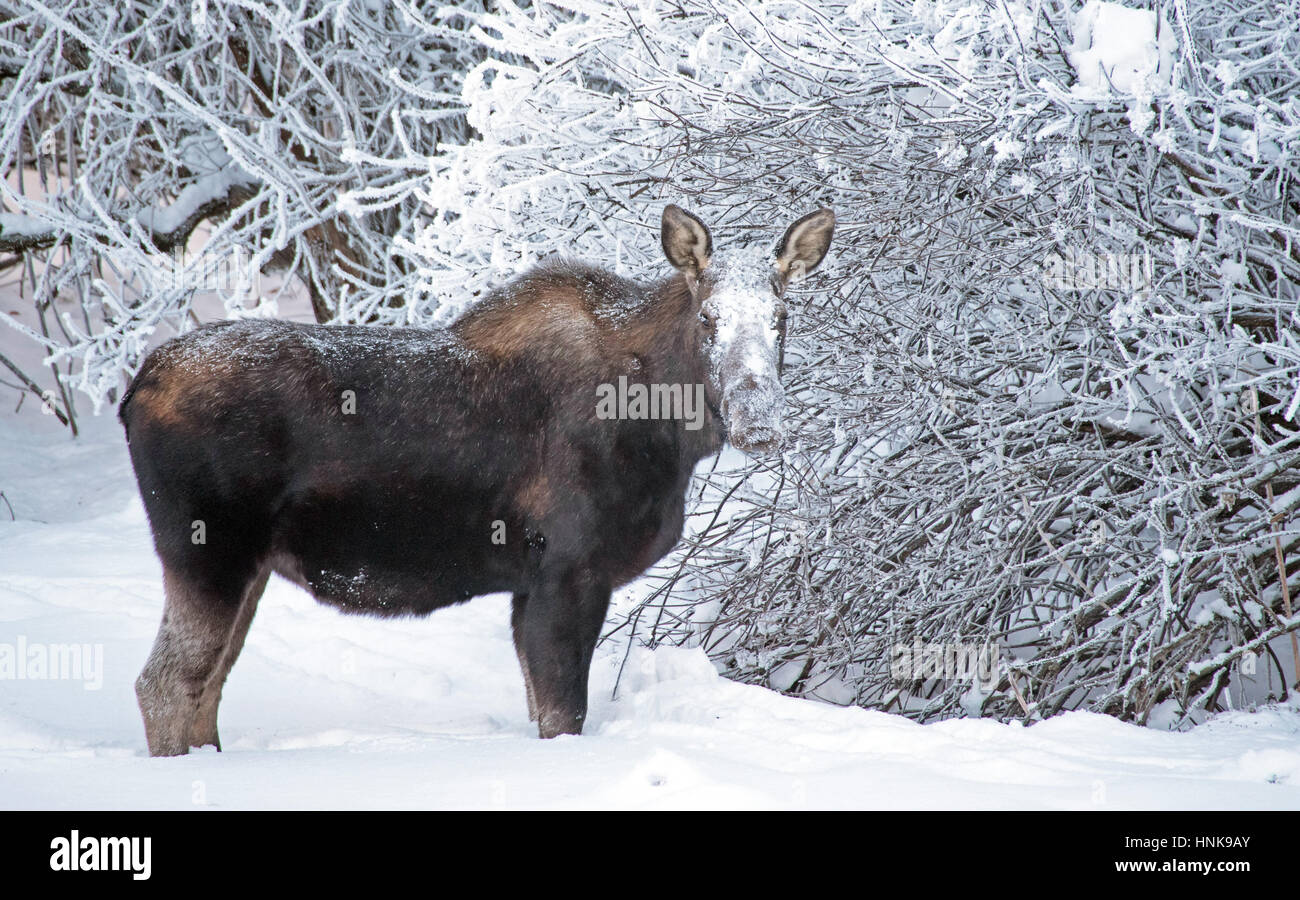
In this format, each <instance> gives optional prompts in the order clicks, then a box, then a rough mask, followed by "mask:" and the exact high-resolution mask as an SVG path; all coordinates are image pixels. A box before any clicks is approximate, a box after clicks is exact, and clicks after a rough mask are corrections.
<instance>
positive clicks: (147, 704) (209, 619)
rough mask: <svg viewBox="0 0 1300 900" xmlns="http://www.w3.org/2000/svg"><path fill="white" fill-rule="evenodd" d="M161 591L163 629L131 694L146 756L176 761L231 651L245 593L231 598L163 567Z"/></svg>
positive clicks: (185, 746) (224, 593) (186, 743)
mask: <svg viewBox="0 0 1300 900" xmlns="http://www.w3.org/2000/svg"><path fill="white" fill-rule="evenodd" d="M163 589H164V592H165V594H166V600H165V602H164V604H163V615H162V623H161V624H160V625H159V626H158V637H157V639H156V640H155V641H154V645H153V650H152V651H151V652H150V654H149V659H148V661H147V662H146V663H145V666H144V670H143V671H142V672H141V673H140V677H139V678H137V679H136V682H135V694H136V698H137V700H138V701H139V703H140V713H141V715H142V716H143V717H144V730H145V739H146V740H147V741H148V743H149V755H150V756H181V755H183V754H185V753H188V752H189V748H190V743H191V741H190V737H191V734H192V730H193V729H194V727H195V725H196V724H197V720H198V716H199V706H200V701H201V699H202V697H203V693H204V689H205V688H206V687H207V685H208V683H209V682H210V680H211V679H212V677H213V675H214V674H216V672H217V670H218V667H219V666H220V665H221V662H222V657H223V655H224V654H225V652H226V649H227V647H228V646H229V645H230V639H231V636H232V634H233V632H234V626H235V622H236V619H237V618H238V617H239V613H240V611H241V609H242V604H241V600H242V599H243V597H244V594H245V591H243V590H241V591H237V592H234V593H233V595H232V594H231V592H223V591H221V590H218V589H214V588H212V587H210V586H206V585H203V584H201V583H199V582H198V581H197V580H195V579H192V578H187V577H185V576H184V575H182V574H180V573H179V572H177V571H175V570H173V569H171V568H169V567H166V566H164V569H163ZM213 717H214V719H215V704H214V708H213ZM204 737H205V738H206V737H207V736H206V735H204ZM212 737H213V738H214V739H215V737H216V735H215V724H214V725H213V734H212Z"/></svg>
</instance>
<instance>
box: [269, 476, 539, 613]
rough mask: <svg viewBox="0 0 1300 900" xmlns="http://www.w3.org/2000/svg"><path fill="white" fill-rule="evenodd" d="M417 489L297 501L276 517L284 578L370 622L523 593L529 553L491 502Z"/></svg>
mask: <svg viewBox="0 0 1300 900" xmlns="http://www.w3.org/2000/svg"><path fill="white" fill-rule="evenodd" d="M418 487H419V489H413V488H411V486H401V485H397V484H393V483H384V482H380V483H377V484H374V485H373V486H371V487H369V488H368V489H359V488H354V489H349V490H341V491H337V492H334V493H329V494H327V493H322V492H319V491H312V492H307V493H305V494H304V495H303V496H301V497H298V498H296V499H295V500H293V501H292V502H290V503H289V504H288V505H286V507H285V508H284V509H283V510H282V512H281V514H280V515H279V516H277V522H276V526H275V529H274V531H275V538H274V552H273V564H274V567H275V569H276V571H278V572H279V573H280V574H282V575H284V576H286V577H288V578H290V579H291V580H293V581H295V582H297V583H298V584H300V585H302V586H303V587H305V588H307V589H308V590H309V591H311V593H312V594H313V595H314V596H315V597H316V598H317V599H318V600H321V601H323V602H326V603H330V604H332V605H335V606H337V607H339V608H340V609H343V610H345V611H350V612H359V613H368V614H371V615H384V616H387V615H424V614H427V613H429V612H432V611H433V610H435V609H438V608H439V607H443V606H448V605H450V604H453V603H462V602H464V601H466V600H469V599H470V598H472V597H475V596H478V595H481V594H487V593H493V592H496V591H513V590H518V589H519V585H520V580H521V575H522V568H523V562H524V557H525V556H526V552H525V550H526V548H524V547H521V546H519V544H520V543H521V542H520V541H510V540H508V538H509V536H510V535H509V532H510V529H509V528H508V527H505V528H503V527H502V525H503V524H504V523H502V522H501V520H500V519H498V518H497V517H496V515H495V514H494V511H493V509H492V503H491V500H490V498H486V497H481V496H474V495H472V494H469V493H468V492H465V491H461V490H456V489H454V488H452V487H450V486H430V485H427V484H426V485H420V486H418ZM503 531H504V532H505V534H502V532H503Z"/></svg>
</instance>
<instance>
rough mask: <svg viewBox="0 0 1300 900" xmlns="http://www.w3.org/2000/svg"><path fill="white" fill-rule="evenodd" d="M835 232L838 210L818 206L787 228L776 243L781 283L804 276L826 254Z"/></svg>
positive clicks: (794, 280) (778, 272)
mask: <svg viewBox="0 0 1300 900" xmlns="http://www.w3.org/2000/svg"><path fill="white" fill-rule="evenodd" d="M833 234H835V213H833V212H831V211H830V210H829V209H819V210H817V211H816V212H811V213H809V214H808V215H806V216H804V217H803V218H802V219H800V220H799V221H798V222H795V223H794V224H793V225H791V226H790V227H789V228H788V229H786V232H785V237H783V238H781V243H779V244H777V245H776V272H777V276H778V277H779V278H780V279H781V282H782V284H783V285H784V284H790V283H793V282H796V281H798V280H799V279H800V278H803V277H804V276H805V275H807V274H808V273H809V272H811V271H812V270H813V269H815V268H817V265H818V264H819V263H820V262H821V261H822V260H823V259H824V258H825V257H826V250H827V249H828V248H829V247H830V245H831V236H832V235H833Z"/></svg>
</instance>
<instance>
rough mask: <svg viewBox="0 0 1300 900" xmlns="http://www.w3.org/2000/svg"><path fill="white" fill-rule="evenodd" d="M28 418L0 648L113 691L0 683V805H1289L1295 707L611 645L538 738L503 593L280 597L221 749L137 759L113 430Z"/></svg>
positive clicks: (17, 421) (1299, 784)
mask: <svg viewBox="0 0 1300 900" xmlns="http://www.w3.org/2000/svg"><path fill="white" fill-rule="evenodd" d="M28 413H29V410H27V409H25V410H24V412H23V414H22V415H20V416H17V417H15V416H12V415H8V414H6V415H4V416H3V417H0V491H3V493H4V497H5V499H6V500H7V501H8V503H9V504H10V505H11V506H12V509H13V514H14V516H15V517H16V520H15V521H10V513H9V510H8V508H7V507H6V506H5V504H4V503H3V502H0V652H3V645H9V647H10V648H11V650H10V652H13V651H15V650H16V649H17V646H18V642H19V641H22V642H23V645H24V647H26V648H30V647H33V646H45V645H49V644H68V643H83V644H89V645H92V651H93V648H94V647H95V645H98V646H99V647H102V662H103V668H102V684H101V685H99V686H98V688H97V689H87V688H94V687H95V685H94V684H93V683H92V682H93V675H94V673H93V672H91V673H89V674H90V675H91V676H92V681H87V680H86V678H87V674H88V673H86V672H83V673H82V680H48V679H47V680H30V679H24V680H18V679H16V678H5V679H4V680H0V807H4V808H54V809H63V808H108V809H117V808H182V809H186V808H195V807H211V808H222V809H233V808H408V807H420V808H427V807H436V808H465V807H473V808H514V807H551V808H566V807H618V808H677V807H689V808H714V807H724V808H752V807H764V808H765V807H783V808H784V807H790V808H800V807H808V808H827V807H849V808H888V809H902V808H1016V809H1018V808H1084V809H1089V808H1091V809H1098V808H1100V809H1106V808H1111V809H1115V808H1162V809H1171V808H1245V809H1255V808H1289V809H1294V808H1297V807H1300V710H1297V709H1295V708H1276V707H1275V708H1270V709H1267V710H1264V711H1261V712H1257V713H1232V714H1228V715H1224V716H1221V717H1219V718H1217V719H1215V720H1213V721H1211V722H1209V723H1208V724H1206V725H1203V726H1201V727H1199V728H1197V729H1195V730H1194V731H1191V732H1189V733H1181V734H1179V733H1168V732H1162V731H1156V730H1153V729H1146V728H1139V727H1135V726H1132V725H1125V724H1122V723H1120V722H1117V721H1114V720H1112V719H1109V718H1106V717H1104V716H1098V715H1090V714H1084V713H1074V714H1070V715H1065V716H1061V717H1059V718H1056V719H1053V720H1050V721H1047V722H1045V723H1042V724H1039V725H1035V726H1033V727H1030V728H1024V727H1020V726H1016V725H1000V724H996V723H993V722H987V721H979V720H962V721H949V722H943V723H938V724H933V725H926V726H921V725H916V724H914V723H912V722H909V721H908V720H906V719H902V718H899V717H897V716H892V715H886V714H882V713H876V712H867V711H864V710H860V709H841V708H836V707H831V706H826V705H821V704H818V703H815V702H811V701H805V700H796V699H791V698H787V697H782V696H780V695H778V694H775V693H772V692H770V691H767V690H763V689H761V688H757V687H750V686H745V685H739V684H733V683H731V682H728V681H726V680H724V679H722V678H720V677H718V676H717V675H716V674H715V672H714V670H713V668H712V667H711V665H710V664H709V662H708V660H707V659H706V658H705V657H704V656H703V655H702V654H701V653H700V652H698V651H692V650H678V649H661V650H658V651H655V652H650V651H645V650H633V651H632V652H631V653H630V655H628V657H627V661H626V665H625V667H624V671H623V679H622V683H621V685H620V688H619V692H618V696H617V698H614V697H612V696H611V693H612V686H613V684H614V679H615V676H616V673H617V670H618V667H619V665H620V663H621V662H622V660H623V658H624V654H625V651H626V649H627V648H626V647H625V646H623V645H615V644H610V645H605V646H602V648H601V649H600V650H599V651H598V658H597V661H596V664H595V666H594V669H593V677H592V681H593V686H592V692H591V696H592V710H591V713H590V716H589V719H588V727H587V731H588V733H587V734H586V735H584V736H582V737H566V738H561V739H558V740H554V741H540V740H538V739H537V738H536V737H535V731H534V729H533V727H532V726H531V725H530V723H529V722H528V720H527V716H526V713H525V708H524V695H523V688H522V682H521V678H520V675H519V672H518V668H517V665H516V662H515V656H514V652H513V649H512V647H511V643H510V636H509V627H508V618H509V612H508V610H509V604H508V600H507V598H505V597H504V596H500V597H488V598H481V599H479V600H477V601H474V602H473V603H470V604H467V605H465V606H461V607H457V608H453V609H448V610H444V611H442V612H440V613H437V614H435V615H434V616H432V617H431V618H429V619H427V620H407V621H374V620H369V619H362V618H356V617H348V616H343V615H340V614H338V613H337V612H335V611H333V610H331V609H327V608H324V607H321V606H318V605H317V604H316V603H315V602H314V601H313V600H311V598H309V597H308V596H307V595H306V594H304V593H303V592H301V591H299V590H298V589H297V588H294V587H292V586H290V585H289V584H287V583H284V582H273V583H272V585H271V587H270V588H269V590H268V591H267V594H266V596H265V598H264V599H263V601H262V603H261V606H260V608H259V611H258V614H257V619H256V621H255V622H254V624H253V628H252V632H251V634H250V636H249V640H248V645H247V647H246V649H245V650H244V654H243V656H242V658H241V659H240V660H239V663H238V665H236V666H235V669H234V672H233V673H232V675H231V678H230V681H229V683H228V686H227V688H226V692H225V700H224V703H223V705H222V710H221V733H222V737H223V739H224V743H225V752H224V753H220V754H218V753H216V752H215V751H213V750H210V749H209V750H205V751H198V752H195V753H193V754H191V755H190V756H188V757H182V758H176V759H150V758H149V757H148V756H147V755H146V753H145V747H144V734H143V729H142V727H141V724H140V719H139V715H138V713H137V711H136V706H135V698H134V695H133V691H132V682H133V680H134V678H135V676H136V673H137V671H138V670H139V668H140V666H141V664H142V663H143V661H144V659H145V656H146V654H147V653H148V650H149V647H150V644H151V642H152V639H153V635H154V631H155V629H156V627H157V624H158V616H159V611H160V609H161V603H162V590H161V585H160V575H159V567H158V563H157V561H156V559H155V557H154V555H153V551H152V548H151V546H150V541H149V534H148V528H147V525H146V521H145V516H144V511H143V508H142V506H141V504H140V501H139V499H138V497H137V496H136V495H135V486H134V481H133V479H132V475H131V471H130V466H129V462H128V460H127V455H126V451H125V446H124V443H123V441H122V438H121V434H120V431H119V430H118V428H117V425H116V422H114V421H113V420H112V419H111V417H110V416H108V415H105V416H102V417H100V418H99V419H96V420H90V419H89V417H87V420H86V421H85V422H84V426H85V428H86V432H87V433H86V435H85V436H84V437H83V438H82V439H81V440H78V441H75V442H74V441H71V440H69V439H68V438H67V436H66V434H65V433H64V432H63V431H62V430H61V429H60V428H59V427H58V426H57V423H55V422H54V421H53V419H50V418H47V417H41V416H39V415H29V414H28ZM89 658H90V660H92V666H91V668H92V669H93V668H94V666H93V659H94V653H93V652H92V653H91V656H90V657H89ZM24 674H30V671H29V670H24Z"/></svg>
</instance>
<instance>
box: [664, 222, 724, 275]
mask: <svg viewBox="0 0 1300 900" xmlns="http://www.w3.org/2000/svg"><path fill="white" fill-rule="evenodd" d="M659 240H660V241H661V242H662V243H663V246H664V256H666V257H668V261H669V262H670V263H672V264H673V266H675V267H676V268H677V269H679V270H680V271H681V272H683V273H684V274H685V275H686V277H687V278H688V279H694V278H699V277H700V273H701V272H703V271H704V269H705V267H706V266H707V265H708V264H709V257H711V256H712V255H713V236H712V235H711V234H709V229H707V228H705V227H704V223H703V222H701V221H700V220H699V219H697V218H695V216H693V215H691V214H690V213H688V212H687V211H686V210H684V209H682V208H681V207H680V206H675V205H674V204H672V203H670V204H668V205H667V206H665V207H664V217H663V223H662V225H661V226H660V231H659Z"/></svg>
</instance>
